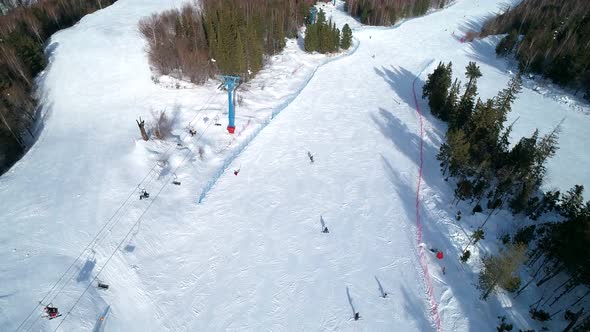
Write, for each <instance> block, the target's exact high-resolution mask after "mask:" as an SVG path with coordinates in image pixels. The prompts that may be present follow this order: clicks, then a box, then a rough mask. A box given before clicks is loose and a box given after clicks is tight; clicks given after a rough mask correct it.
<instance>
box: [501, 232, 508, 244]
mask: <svg viewBox="0 0 590 332" xmlns="http://www.w3.org/2000/svg"><path fill="white" fill-rule="evenodd" d="M500 240H501V241H502V244H504V245H507V244H508V243H510V234H508V233H506V234H504V235H502V237H500Z"/></svg>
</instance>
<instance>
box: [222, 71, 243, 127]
mask: <svg viewBox="0 0 590 332" xmlns="http://www.w3.org/2000/svg"><path fill="white" fill-rule="evenodd" d="M221 77H222V78H223V85H224V86H225V88H226V89H227V102H228V107H229V112H228V117H229V123H228V125H227V132H228V133H230V134H233V133H234V132H235V130H236V124H235V120H236V111H235V107H234V100H233V99H234V98H233V93H234V91H235V90H236V88H237V86H238V82H239V81H240V78H239V77H238V76H229V75H221Z"/></svg>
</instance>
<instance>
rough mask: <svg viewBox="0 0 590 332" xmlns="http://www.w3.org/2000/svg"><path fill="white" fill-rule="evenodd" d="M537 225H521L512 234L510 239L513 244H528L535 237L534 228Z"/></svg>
mask: <svg viewBox="0 0 590 332" xmlns="http://www.w3.org/2000/svg"><path fill="white" fill-rule="evenodd" d="M536 227H537V226H535V225H530V226H527V227H523V228H521V229H519V230H518V231H517V232H516V234H515V235H514V239H513V240H512V243H514V244H518V243H521V244H526V245H528V244H529V243H530V242H531V241H533V240H534V239H535V228H536Z"/></svg>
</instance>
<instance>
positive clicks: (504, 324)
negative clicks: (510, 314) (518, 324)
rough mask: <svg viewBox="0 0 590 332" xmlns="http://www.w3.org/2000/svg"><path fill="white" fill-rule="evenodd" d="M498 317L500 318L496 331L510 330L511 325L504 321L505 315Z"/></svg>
mask: <svg viewBox="0 0 590 332" xmlns="http://www.w3.org/2000/svg"><path fill="white" fill-rule="evenodd" d="M498 319H500V325H498V327H496V330H497V331H498V332H504V331H512V329H513V326H512V324H509V323H507V322H506V316H502V317H498Z"/></svg>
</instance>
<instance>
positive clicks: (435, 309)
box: [412, 66, 442, 332]
mask: <svg viewBox="0 0 590 332" xmlns="http://www.w3.org/2000/svg"><path fill="white" fill-rule="evenodd" d="M426 67H428V66H426ZM426 67H425V69H426ZM419 76H420V74H418V75H416V78H415V79H414V82H412V93H413V95H414V104H416V111H417V112H418V119H419V120H420V170H419V173H418V187H417V188H416V226H417V232H416V233H417V234H416V240H417V241H418V255H419V257H420V265H421V266H422V271H423V272H424V282H425V283H426V291H427V293H428V297H429V298H430V307H431V311H432V312H431V314H432V318H433V320H434V323H435V325H436V331H438V332H441V331H442V329H441V324H440V315H439V313H438V303H437V302H436V298H435V297H434V289H433V287H432V281H431V280H430V273H429V272H428V261H427V259H426V254H425V253H424V247H423V246H421V245H420V244H421V243H422V219H421V218H420V187H421V186H422V173H423V170H424V168H423V165H424V122H423V120H422V110H421V109H420V104H419V103H418V97H416V81H417V80H418V77H419Z"/></svg>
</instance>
